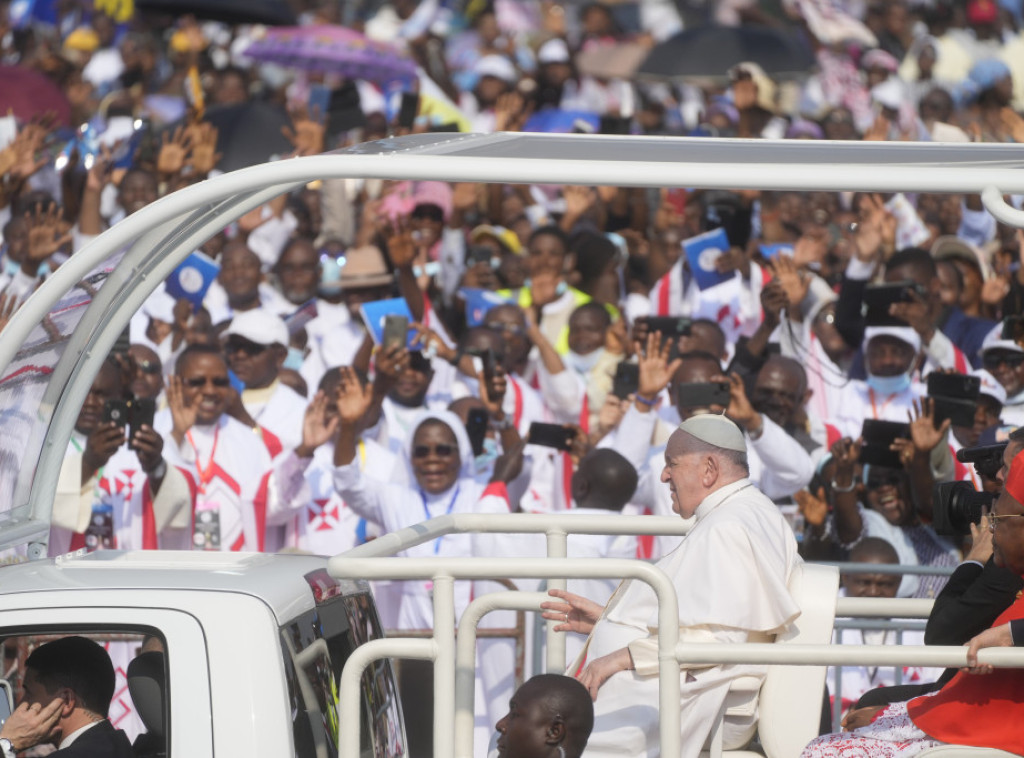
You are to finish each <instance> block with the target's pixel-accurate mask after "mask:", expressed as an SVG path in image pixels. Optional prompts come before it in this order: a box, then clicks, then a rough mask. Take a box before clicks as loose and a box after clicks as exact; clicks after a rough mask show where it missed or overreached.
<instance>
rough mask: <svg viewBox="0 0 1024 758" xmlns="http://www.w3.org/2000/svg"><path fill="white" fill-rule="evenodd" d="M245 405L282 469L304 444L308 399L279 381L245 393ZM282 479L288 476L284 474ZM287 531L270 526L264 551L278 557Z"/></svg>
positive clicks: (281, 527)
mask: <svg viewBox="0 0 1024 758" xmlns="http://www.w3.org/2000/svg"><path fill="white" fill-rule="evenodd" d="M242 405H244V406H245V410H246V412H247V413H248V414H249V415H250V416H252V418H253V420H254V421H255V422H256V423H257V424H259V426H260V428H261V429H262V430H263V443H264V444H265V445H266V447H267V450H268V451H269V452H270V457H271V459H272V460H273V461H274V466H275V467H280V466H282V465H283V463H284V461H285V460H286V459H287V458H288V455H289V454H290V453H291V451H292V450H294V449H295V448H297V447H298V446H299V445H301V444H302V426H303V421H304V419H305V415H306V407H307V402H306V398H304V397H303V396H302V395H300V394H299V393H298V392H296V391H295V390H293V389H292V388H291V387H289V386H288V385H286V384H283V383H281V381H280V380H277V379H275V380H274V382H273V384H271V385H270V386H269V387H262V388H259V389H247V390H244V391H243V392H242ZM278 476H279V478H281V477H284V476H287V473H284V472H282V473H281V474H279V475H278ZM286 539H287V538H286V534H285V527H284V526H282V525H276V526H271V525H268V526H267V527H266V529H265V534H264V545H263V549H264V550H266V551H267V552H268V553H276V552H277V551H278V550H280V549H281V548H282V547H284V546H285V544H286Z"/></svg>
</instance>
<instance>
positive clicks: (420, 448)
mask: <svg viewBox="0 0 1024 758" xmlns="http://www.w3.org/2000/svg"><path fill="white" fill-rule="evenodd" d="M457 452H458V450H457V449H456V447H455V446H454V445H433V446H431V445H416V446H415V447H414V448H413V449H412V457H413V458H426V457H427V456H429V455H431V454H433V455H435V456H437V457H438V458H448V457H450V456H453V455H455V454H456V453H457Z"/></svg>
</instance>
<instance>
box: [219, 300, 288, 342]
mask: <svg viewBox="0 0 1024 758" xmlns="http://www.w3.org/2000/svg"><path fill="white" fill-rule="evenodd" d="M224 334H225V336H227V337H231V336H238V337H243V338H244V339H247V340H249V341H250V342H255V343H256V344H257V345H281V346H283V347H288V327H287V326H285V324H284V321H283V320H282V319H281V318H279V317H278V316H275V315H274V314H272V313H267V312H266V311H265V310H263V309H262V308H255V309H253V310H251V311H243V312H242V313H239V314H237V315H236V316H235V317H234V318H233V319H231V324H230V325H229V326H228V328H227V331H226V332H224Z"/></svg>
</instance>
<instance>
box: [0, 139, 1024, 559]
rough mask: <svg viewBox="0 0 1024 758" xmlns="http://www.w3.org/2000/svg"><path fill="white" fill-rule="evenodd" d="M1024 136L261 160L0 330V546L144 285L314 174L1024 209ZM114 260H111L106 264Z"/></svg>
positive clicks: (29, 522) (43, 528)
mask: <svg viewBox="0 0 1024 758" xmlns="http://www.w3.org/2000/svg"><path fill="white" fill-rule="evenodd" d="M1021 169H1024V147H1021V146H1015V145H1002V144H998V145H997V144H993V145H985V144H982V145H954V144H939V143H876V142H871V143H863V142H815V141H803V140H794V141H767V140H728V139H693V138H672V137H636V136H606V135H550V134H508V133H497V134H489V135H472V134H471V135H459V136H452V135H449V134H443V135H440V134H433V135H432V134H425V135H413V136H409V137H402V138H399V139H388V140H381V141H378V142H373V143H366V144H362V145H357V146H355V147H352V148H349V149H347V150H343V151H337V152H333V153H328V154H325V155H318V156H313V157H309V158H297V159H293V160H285V161H279V162H276V163H268V164H264V165H260V166H253V167H250V168H246V169H242V170H239V171H235V172H232V173H230V174H225V175H222V176H219V177H216V178H214V179H209V180H207V181H205V182H201V183H200V184H196V185H194V186H192V187H188V188H186V189H183V190H180V191H178V192H175V193H173V194H171V195H168V196H167V197H164V198H161V199H160V200H158V201H156V202H155V203H153V204H152V205H149V206H147V207H146V208H144V209H142V210H140V211H138V212H137V213H134V214H133V215H131V216H129V217H128V218H126V219H125V220H123V221H122V222H120V223H119V224H117V225H115V226H114V227H112V228H111V229H109V230H108V231H107V232H105V233H104V234H102V235H100V236H99V237H98V238H96V239H95V240H93V241H92V242H90V243H89V244H88V245H86V246H85V247H83V248H82V249H81V250H80V251H78V252H76V253H75V255H73V256H72V257H71V258H70V259H69V260H68V261H67V262H66V263H64V264H63V265H62V266H61V267H60V268H59V269H58V270H57V271H56V272H55V273H54V274H53V275H51V276H50V277H49V278H48V279H47V281H46V282H45V283H44V284H43V285H42V286H41V287H40V288H39V289H38V290H37V291H36V292H35V293H34V294H33V295H32V296H31V297H30V298H29V299H28V301H27V302H26V303H25V304H24V305H23V306H22V308H21V309H20V310H19V311H18V312H17V313H16V314H15V315H14V317H13V318H12V319H11V321H10V323H9V324H8V325H7V327H6V328H5V329H4V331H3V332H2V333H0V422H2V424H3V430H4V434H3V435H0V512H3V516H4V519H3V521H0V528H2V529H3V534H2V536H0V548H4V547H11V546H14V545H20V544H24V543H29V545H30V546H29V555H30V557H39V556H41V555H43V554H44V553H45V545H46V540H47V537H48V533H49V523H50V513H51V509H52V502H53V498H54V494H55V492H56V487H57V479H58V474H59V471H60V466H61V461H62V459H63V457H64V453H65V450H66V447H67V444H68V440H69V438H70V435H71V431H72V428H73V426H74V422H75V419H76V417H77V415H78V410H79V408H80V407H81V405H82V402H83V401H84V399H85V396H86V394H87V392H88V389H89V384H90V381H91V379H92V377H93V376H95V374H96V372H97V371H98V370H99V366H100V364H101V363H102V361H103V360H104V359H105V357H106V355H107V354H108V352H109V350H110V349H111V347H113V345H114V342H115V341H116V338H117V336H118V335H119V334H120V333H121V331H122V330H123V329H124V327H125V326H126V325H127V323H128V321H129V319H130V318H131V316H132V314H134V313H135V312H136V311H137V310H138V308H139V307H140V306H141V305H142V303H143V302H144V301H145V300H146V298H147V297H148V296H149V294H150V293H151V292H152V291H153V290H154V289H155V288H156V287H157V286H158V285H159V284H160V282H162V281H163V280H164V279H165V278H166V277H167V276H168V275H169V274H170V273H171V272H172V271H173V270H174V268H175V267H176V266H177V265H178V264H179V263H180V262H181V261H182V260H183V259H184V258H185V257H187V256H188V255H189V254H190V253H191V252H193V251H194V250H195V249H197V248H198V247H199V246H200V245H201V244H202V243H203V242H204V241H206V240H207V239H209V238H210V237H211V236H213V234H215V233H216V232H217V231H219V230H221V229H223V228H224V227H226V226H227V225H228V224H229V223H231V222H232V221H234V220H235V219H237V218H239V217H240V216H242V215H243V214H244V213H246V212H248V211H250V210H252V209H253V208H256V207H258V206H260V205H261V204H263V203H264V202H266V201H268V200H270V199H271V198H273V197H275V196H277V195H279V194H281V193H284V192H288V191H291V190H293V189H296V188H298V187H301V186H302V185H304V184H305V183H307V182H309V181H311V180H315V179H340V178H376V179H410V180H424V179H434V180H443V181H464V182H510V183H520V184H523V183H529V184H533V183H539V184H582V185H591V186H598V185H611V186H633V187H678V186H689V187H699V188H707V189H775V190H787V189H788V190H804V191H813V190H823V191H843V190H854V191H869V192H870V191H877V192H892V191H900V190H902V191H917V192H947V193H952V192H956V193H981V195H982V198H983V201H984V203H985V206H986V207H987V208H988V209H989V210H990V211H991V212H992V213H993V215H995V216H996V217H997V218H998V219H999V220H1000V221H1003V222H1004V223H1008V224H1013V225H1015V226H1021V227H1024V213H1022V212H1021V211H1018V210H1016V209H1014V208H1012V207H1011V206H1009V205H1008V204H1007V203H1005V202H1004V200H1003V195H1004V194H1024V171H1022V170H1021ZM115 264H116V265H115Z"/></svg>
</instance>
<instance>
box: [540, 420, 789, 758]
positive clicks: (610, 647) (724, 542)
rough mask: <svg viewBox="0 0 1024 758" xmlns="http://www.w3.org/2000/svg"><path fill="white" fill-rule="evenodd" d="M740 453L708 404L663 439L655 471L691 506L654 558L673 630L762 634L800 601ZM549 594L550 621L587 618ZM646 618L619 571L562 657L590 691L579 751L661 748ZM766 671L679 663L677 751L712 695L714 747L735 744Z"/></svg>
mask: <svg viewBox="0 0 1024 758" xmlns="http://www.w3.org/2000/svg"><path fill="white" fill-rule="evenodd" d="M745 454H746V445H745V442H744V438H743V433H742V432H741V431H740V429H739V427H737V426H736V425H735V424H733V423H732V422H731V421H729V420H728V419H726V418H725V417H724V416H717V415H710V414H708V415H700V416H694V417H692V418H690V419H688V420H687V421H686V422H684V423H683V424H681V425H680V427H679V429H678V430H677V431H676V432H674V433H673V435H672V437H671V438H670V440H669V444H668V446H667V448H666V451H665V461H666V463H665V470H664V471H663V473H662V482H664V483H665V484H666V486H668V487H669V489H670V490H671V492H672V499H673V510H675V512H676V513H678V514H679V515H681V516H683V517H684V518H688V517H689V516H691V515H692V516H694V517H695V518H694V525H693V528H692V529H691V531H690V532H689V534H688V535H687V536H686V538H685V539H684V540H683V541H682V543H681V544H680V546H679V547H678V548H676V549H675V550H673V551H672V552H671V553H669V554H668V555H666V556H665V557H664V558H662V559H661V560H660V561H658V563H657V564H656V565H657V566H658V568H659V569H661V570H662V571H664V572H665V573H666V574H667V575H668V576H669V577H670V578H671V579H672V581H673V584H675V586H676V591H677V596H678V599H679V627H680V630H679V631H680V637H679V638H680V641H689V642H745V641H753V642H765V641H770V640H771V639H773V637H774V635H775V634H777V633H779V632H781V631H782V630H783V629H785V627H786V626H787V625H788V624H789V623H790V622H791V621H792V620H793V619H795V618H796V617H797V616H798V615H799V613H800V611H799V608H798V607H797V605H796V603H795V602H794V601H793V599H792V597H791V595H790V593H789V590H788V588H787V587H788V582H789V579H790V576H791V574H792V572H793V570H794V567H795V566H796V565H797V564H798V563H799V562H800V558H799V556H798V554H797V546H796V540H795V539H794V537H793V531H792V529H790V527H789V526H788V525H787V523H786V521H785V519H784V518H783V517H782V515H781V513H780V512H779V509H778V508H777V507H776V506H775V505H774V504H773V503H772V502H771V500H769V499H768V498H767V497H766V496H765V495H763V494H762V493H761V492H759V491H758V490H757V488H755V487H754V486H753V484H751V482H750V480H749V479H748V478H747V477H746V475H745V468H746V464H745ZM551 594H553V595H556V596H561V597H563V598H565V599H566V600H567V602H566V603H554V602H549V603H546V604H545V607H546V608H548V609H549V610H548V612H547V613H545V617H546V618H550V619H553V620H559V619H562V620H563V621H565V623H564V624H563V625H562V626H561V627H556V629H562V630H569V629H576V630H578V629H580V628H586V627H585V625H584V626H580V625H577V624H576V623H575V622H576V621H577V619H583V618H585V617H586V614H587V610H588V608H587V601H585V600H583V599H582V598H578V597H577V596H572V595H569V594H568V593H561V594H558V591H557V590H556V591H552V593H551ZM589 605H590V607H591V609H593V608H596V606H594V604H592V603H591V604H589ZM594 615H596V614H594ZM590 618H593V616H591V617H590ZM657 627H658V604H657V600H656V598H655V595H654V592H653V590H652V589H651V588H650V587H649V586H648V585H647V584H645V583H642V582H638V581H635V580H631V581H626V582H623V584H622V585H621V586H620V587H619V589H618V590H617V591H616V593H615V595H614V596H613V597H612V599H611V600H610V601H609V603H608V606H607V607H606V608H605V609H604V612H603V613H602V614H601V615H600V619H599V620H597V623H596V624H595V625H594V626H593V631H592V632H591V634H590V638H589V639H588V640H587V644H586V646H585V647H584V649H583V652H582V653H581V654H580V656H579V657H578V658H577V660H576V661H575V662H574V663H573V664H572V666H571V667H570V670H569V672H568V673H570V674H576V675H577V676H578V677H579V679H580V681H582V682H583V684H584V685H586V686H587V687H588V689H590V690H591V693H592V695H596V697H595V702H594V731H593V733H592V734H591V736H590V741H589V742H588V744H587V748H586V750H585V752H584V757H585V758H603V756H633V757H636V756H649V757H650V758H654V756H659V755H660V754H661V748H660V743H659V731H658V729H659V718H658V657H657V655H658V642H657V635H658V629H657ZM577 672H579V673H577ZM765 673H766V667H765V666H753V665H728V666H706V665H695V666H689V665H687V664H686V663H683V664H681V671H680V688H681V698H680V711H681V716H682V718H681V732H680V734H681V752H680V755H681V756H682V757H683V758H691V757H692V758H696V756H698V755H699V753H700V751H701V749H702V748H703V747H704V744H705V742H706V740H707V739H708V736H709V734H710V733H711V729H712V726H713V724H714V722H715V717H716V716H717V714H718V713H719V711H720V710H721V708H722V706H723V704H727V705H728V707H729V708H730V715H728V716H727V717H726V723H725V729H724V737H725V741H724V747H725V748H726V749H735V748H739V747H742V746H743V745H744V744H746V742H747V741H749V739H750V737H751V736H752V735H753V732H754V729H755V727H756V722H757V691H758V689H759V686H760V682H761V681H762V680H763V679H764V676H765ZM730 687H732V688H733V692H731V693H730ZM740 690H742V691H740Z"/></svg>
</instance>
